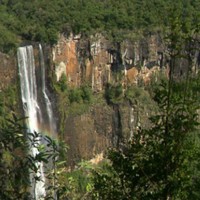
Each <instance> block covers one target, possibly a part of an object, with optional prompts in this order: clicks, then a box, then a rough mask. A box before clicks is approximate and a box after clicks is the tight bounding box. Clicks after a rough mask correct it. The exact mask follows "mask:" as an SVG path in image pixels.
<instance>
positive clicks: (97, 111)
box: [0, 34, 200, 164]
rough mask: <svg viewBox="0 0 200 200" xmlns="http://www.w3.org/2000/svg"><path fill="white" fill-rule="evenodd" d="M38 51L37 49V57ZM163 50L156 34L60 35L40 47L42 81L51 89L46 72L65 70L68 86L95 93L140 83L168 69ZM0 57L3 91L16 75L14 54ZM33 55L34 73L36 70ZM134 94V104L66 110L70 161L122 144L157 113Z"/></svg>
mask: <svg viewBox="0 0 200 200" xmlns="http://www.w3.org/2000/svg"><path fill="white" fill-rule="evenodd" d="M35 49H37V48H35ZM37 51H38V50H35V54H36V55H37V54H38V52H37ZM164 52H165V49H164V45H163V42H162V39H161V37H159V35H151V36H148V37H146V38H144V37H143V38H140V39H134V40H125V41H123V42H121V43H112V42H110V41H109V40H108V39H106V38H105V37H103V36H102V35H101V34H96V35H94V36H91V37H89V38H82V37H81V36H80V35H79V36H73V35H71V36H70V37H65V36H64V35H60V39H59V41H58V43H57V45H55V46H54V47H53V48H52V49H50V48H49V47H48V46H46V47H45V48H44V57H45V63H46V67H47V70H46V73H47V75H49V76H47V77H48V79H47V84H46V85H47V86H48V87H49V89H51V87H50V84H48V83H50V81H49V77H51V75H50V73H53V74H55V75H56V80H57V81H59V79H60V77H61V76H62V74H65V75H66V77H67V82H68V85H69V86H70V87H72V88H75V87H79V86H80V85H82V84H85V83H86V84H87V83H88V84H90V85H92V89H93V91H94V93H96V92H101V91H102V90H104V88H105V86H106V84H107V83H115V82H116V81H120V83H121V84H122V85H123V88H126V86H128V85H130V84H133V85H134V84H139V83H140V81H143V82H145V83H148V82H149V81H150V79H151V76H152V75H153V74H156V73H157V72H158V71H159V70H163V69H165V70H164V71H165V72H166V73H167V68H168V65H169V61H168V58H167V56H165V53H164ZM199 55H200V54H199V52H195V56H194V60H195V63H196V65H195V66H197V68H198V65H199V63H200V62H199ZM36 57H37V59H39V58H38V56H36ZM0 58H1V63H0V80H1V81H0V89H3V88H5V87H7V86H8V85H10V84H11V83H15V82H16V81H17V74H18V73H17V63H16V58H14V57H13V58H11V57H9V56H7V55H4V54H0ZM37 59H36V68H37V72H36V73H40V70H39V69H38V63H39V61H38V60H37ZM183 63H184V65H183ZM185 65H187V62H184V60H182V61H181V62H179V64H178V66H179V68H178V70H177V73H178V74H181V73H182V72H181V71H183V68H181V67H182V66H185ZM116 71H120V72H121V76H122V77H121V78H120V80H119V79H118V78H116V73H115V72H116ZM49 91H51V90H49ZM137 95H138V96H137V98H138V102H137V103H136V102H128V101H127V102H122V103H120V104H118V105H112V106H109V105H107V103H106V102H105V100H102V101H103V102H101V103H100V104H95V103H94V104H91V105H90V107H89V109H88V110H87V111H86V112H84V113H83V114H79V115H72V114H71V115H70V114H69V115H68V116H67V117H65V120H64V121H63V122H62V123H63V124H62V127H64V129H63V138H64V140H66V142H67V144H68V145H69V147H70V150H69V152H68V157H69V162H70V163H71V164H74V163H75V162H76V161H78V160H80V159H81V158H84V159H89V158H91V157H93V156H94V155H96V154H98V153H100V152H103V151H104V150H105V149H107V148H108V147H110V146H120V143H121V142H122V141H127V140H129V138H130V137H131V136H132V135H133V133H134V132H135V131H136V130H137V128H138V127H148V126H149V125H150V122H149V121H148V116H150V115H151V114H152V113H154V112H155V110H156V106H155V105H154V104H153V102H152V101H151V100H150V97H148V95H146V94H145V93H142V94H137ZM51 96H52V98H51V100H53V101H54V102H53V107H54V110H55V113H56V114H57V121H58V122H59V121H60V119H59V113H58V112H57V107H58V106H59V105H58V103H57V102H56V98H55V94H52V95H51ZM65 109H68V108H67V107H66V108H65Z"/></svg>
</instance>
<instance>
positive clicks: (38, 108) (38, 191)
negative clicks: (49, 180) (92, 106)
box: [17, 45, 56, 200]
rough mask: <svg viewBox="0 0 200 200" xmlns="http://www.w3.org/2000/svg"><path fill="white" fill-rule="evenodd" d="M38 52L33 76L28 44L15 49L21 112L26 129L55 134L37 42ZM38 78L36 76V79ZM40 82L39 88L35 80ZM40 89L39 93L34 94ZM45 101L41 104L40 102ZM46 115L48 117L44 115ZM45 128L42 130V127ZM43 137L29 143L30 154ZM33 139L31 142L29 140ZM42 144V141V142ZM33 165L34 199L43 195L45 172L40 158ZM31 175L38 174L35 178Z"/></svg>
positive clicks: (41, 53) (35, 151)
mask: <svg viewBox="0 0 200 200" xmlns="http://www.w3.org/2000/svg"><path fill="white" fill-rule="evenodd" d="M39 55H40V67H41V73H39V74H40V77H39V78H38V77H37V76H36V67H35V59H34V54H33V47H32V46H25V47H20V48H19V49H18V53H17V56H18V66H19V76H20V86H21V98H22V104H23V109H24V113H25V116H27V127H28V133H34V132H37V133H43V132H45V131H48V132H51V135H54V136H55V133H56V126H55V120H53V112H52V106H51V102H50V100H49V98H48V96H47V89H46V84H45V65H44V58H43V52H42V47H41V45H40V46H39ZM38 79H40V80H39V81H38ZM39 82H40V83H41V86H42V88H40V85H39V84H38V83H39ZM40 91H42V94H43V95H38V93H39V92H40ZM44 104H45V106H43V105H44ZM46 118H48V120H47V119H46ZM45 129H46V130H45ZM43 142H44V141H43V140H42V139H41V138H38V139H37V141H36V142H35V143H34V144H33V145H31V147H30V154H31V155H32V156H33V157H36V156H37V154H38V153H39V151H38V147H39V145H40V144H43ZM32 143H33V142H32ZM44 144H45V143H44ZM35 165H36V166H37V168H38V171H37V173H36V174H34V175H30V178H31V193H32V196H33V198H34V199H35V200H39V199H43V198H44V197H45V195H46V191H45V173H44V165H43V163H42V162H36V163H35ZM35 177H40V179H39V180H37V181H36V179H35Z"/></svg>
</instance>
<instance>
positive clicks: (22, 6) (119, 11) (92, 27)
mask: <svg viewBox="0 0 200 200" xmlns="http://www.w3.org/2000/svg"><path fill="white" fill-rule="evenodd" d="M199 10H200V2H199V1H198V0H188V1H184V0H178V1H172V0H167V1H164V0H151V1H149V0H145V1H141V0H131V1H130V0H123V1H120V0H115V1H113V0H73V1H69V0H48V1H47V0H34V1H31V0H27V1H23V0H1V3H0V51H4V52H9V50H10V49H12V48H13V47H15V46H17V45H18V43H20V41H21V40H31V41H39V42H45V43H50V44H54V43H56V41H57V37H58V33H59V32H62V33H65V34H69V33H71V32H73V33H74V34H78V33H82V35H89V34H92V33H95V32H102V33H104V34H105V35H107V36H109V37H112V38H114V39H119V38H120V36H119V34H120V33H121V31H122V30H123V31H127V32H128V31H134V32H138V31H147V32H154V31H162V30H164V29H167V27H168V26H170V23H171V21H173V20H174V19H175V18H179V20H181V21H182V23H183V24H184V26H185V27H183V28H190V29H192V28H194V27H199V25H200V12H199ZM121 35H123V34H122V33H121Z"/></svg>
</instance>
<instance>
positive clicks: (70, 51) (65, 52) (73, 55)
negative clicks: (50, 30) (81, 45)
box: [53, 35, 80, 86]
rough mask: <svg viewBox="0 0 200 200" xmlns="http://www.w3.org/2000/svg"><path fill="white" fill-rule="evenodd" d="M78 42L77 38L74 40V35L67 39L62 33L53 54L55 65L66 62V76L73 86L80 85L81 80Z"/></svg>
mask: <svg viewBox="0 0 200 200" xmlns="http://www.w3.org/2000/svg"><path fill="white" fill-rule="evenodd" d="M76 43H77V40H74V39H73V37H72V36H71V37H69V38H68V39H66V38H65V37H64V36H63V35H61V36H60V39H59V42H58V44H57V45H56V46H55V47H54V55H53V59H54V60H53V61H54V63H55V65H57V66H59V65H60V63H62V65H63V63H64V64H65V66H66V76H67V79H68V81H69V84H70V85H72V86H74V85H79V82H80V80H79V79H80V77H79V75H80V70H79V62H78V58H77V52H76Z"/></svg>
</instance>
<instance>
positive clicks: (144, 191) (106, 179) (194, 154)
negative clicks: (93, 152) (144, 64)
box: [93, 83, 200, 200]
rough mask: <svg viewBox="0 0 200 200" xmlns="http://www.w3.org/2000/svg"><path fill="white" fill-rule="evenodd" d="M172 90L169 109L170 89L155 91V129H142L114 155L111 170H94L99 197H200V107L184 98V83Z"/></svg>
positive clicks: (128, 198)
mask: <svg viewBox="0 0 200 200" xmlns="http://www.w3.org/2000/svg"><path fill="white" fill-rule="evenodd" d="M172 89H173V93H171V96H170V105H169V107H168V97H169V96H168V92H169V91H168V86H167V85H166V84H163V85H161V86H160V87H159V88H158V89H157V91H156V92H155V100H156V101H157V102H158V105H159V106H160V112H159V114H157V115H156V116H154V117H152V118H151V121H152V124H153V126H152V128H150V129H148V130H144V129H141V128H140V127H138V131H137V132H136V133H135V134H134V136H133V138H132V140H131V142H130V143H129V144H128V145H124V147H122V148H121V149H111V150H110V151H109V152H108V156H107V157H108V159H110V161H111V165H109V166H107V168H106V170H105V169H100V170H94V191H93V198H94V199H113V200H114V199H124V200H125V199H127V200H130V199H131V200H132V199H133V200H134V199H148V200H150V199H189V198H191V196H192V195H193V198H194V199H196V198H197V197H199V195H200V194H199V192H198V188H197V187H196V185H198V184H199V178H198V177H197V176H196V172H197V171H198V173H199V166H198V164H196V160H194V159H193V158H195V159H196V158H198V157H199V154H200V151H199V145H200V144H199V143H198V144H194V143H192V142H191V134H192V133H193V132H194V131H195V129H196V128H197V125H198V122H197V112H196V111H197V109H198V107H199V105H198V104H199V103H198V102H197V101H195V100H194V99H193V97H191V96H190V97H189V98H187V101H186V100H184V99H183V98H182V97H183V96H182V95H183V94H182V87H181V83H177V84H175V83H174V86H173V88H172ZM188 92H189V91H188ZM197 137H199V134H197ZM192 141H193V140H192ZM191 166H192V167H191ZM194 168H195V173H194ZM189 188H192V189H189Z"/></svg>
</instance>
